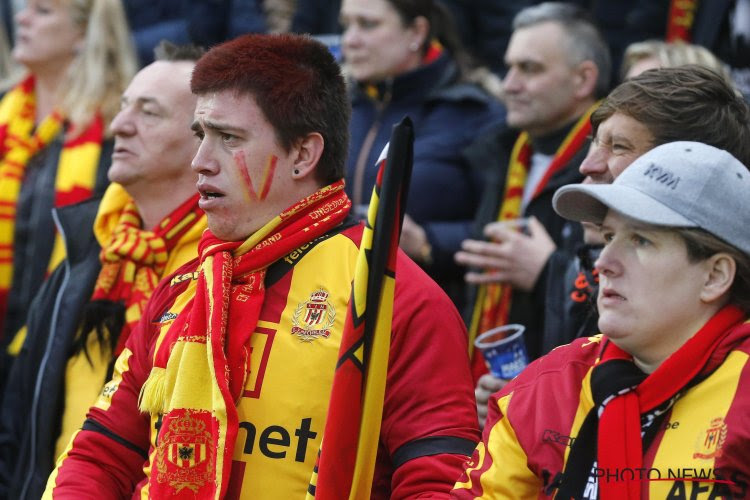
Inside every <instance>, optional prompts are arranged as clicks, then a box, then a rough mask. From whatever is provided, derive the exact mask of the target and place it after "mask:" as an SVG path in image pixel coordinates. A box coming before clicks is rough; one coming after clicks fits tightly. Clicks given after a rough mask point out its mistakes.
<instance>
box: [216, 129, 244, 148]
mask: <svg viewBox="0 0 750 500" xmlns="http://www.w3.org/2000/svg"><path fill="white" fill-rule="evenodd" d="M219 137H220V138H221V142H223V143H224V144H226V145H227V146H233V145H234V144H235V143H236V142H237V141H238V140H239V137H237V136H236V135H234V134H230V133H228V132H219Z"/></svg>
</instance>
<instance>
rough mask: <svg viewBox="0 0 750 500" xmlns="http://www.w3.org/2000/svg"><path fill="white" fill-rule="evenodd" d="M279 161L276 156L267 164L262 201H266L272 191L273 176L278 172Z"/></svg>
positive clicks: (261, 193) (261, 195) (272, 156)
mask: <svg viewBox="0 0 750 500" xmlns="http://www.w3.org/2000/svg"><path fill="white" fill-rule="evenodd" d="M278 160H279V159H278V158H277V157H276V156H275V155H271V157H270V158H269V159H268V163H266V171H265V172H264V174H263V183H262V185H263V188H262V189H261V191H260V199H261V200H265V199H266V196H268V191H269V190H270V189H271V183H272V182H273V174H274V172H276V162H277V161H278Z"/></svg>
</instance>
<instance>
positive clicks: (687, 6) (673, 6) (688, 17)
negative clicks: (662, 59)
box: [665, 0, 699, 42]
mask: <svg viewBox="0 0 750 500" xmlns="http://www.w3.org/2000/svg"><path fill="white" fill-rule="evenodd" d="M698 4H699V2H698V0H671V1H670V2H669V15H668V17H667V34H666V37H665V39H666V41H668V42H675V41H683V42H690V40H691V38H692V31H693V24H695V13H696V12H697V11H698Z"/></svg>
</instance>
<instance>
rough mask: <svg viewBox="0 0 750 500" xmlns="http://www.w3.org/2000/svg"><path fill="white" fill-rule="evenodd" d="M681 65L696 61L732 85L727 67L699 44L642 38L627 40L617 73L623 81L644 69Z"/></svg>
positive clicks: (695, 62)
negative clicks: (629, 41)
mask: <svg viewBox="0 0 750 500" xmlns="http://www.w3.org/2000/svg"><path fill="white" fill-rule="evenodd" d="M685 64H697V65H699V66H704V67H706V68H708V69H712V70H714V71H716V72H717V73H719V74H720V75H721V76H722V77H724V80H725V81H726V82H727V83H729V84H730V85H732V86H734V82H733V81H732V78H731V76H730V75H729V72H728V71H727V66H726V65H725V64H724V63H723V62H721V61H720V60H719V58H717V57H716V56H715V55H714V54H713V53H712V52H711V51H710V50H708V49H707V48H705V47H701V46H700V45H694V44H691V43H684V42H665V41H663V40H646V41H643V42H636V43H631V44H630V45H628V47H627V49H625V54H624V55H623V58H622V68H621V71H620V74H621V75H622V79H623V80H627V79H628V78H632V77H634V76H636V75H638V74H640V73H642V72H644V71H646V70H647V69H652V68H673V67H675V66H683V65H685Z"/></svg>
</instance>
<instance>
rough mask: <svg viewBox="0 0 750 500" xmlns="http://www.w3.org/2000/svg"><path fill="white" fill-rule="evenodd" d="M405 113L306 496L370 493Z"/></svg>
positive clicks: (406, 153)
mask: <svg viewBox="0 0 750 500" xmlns="http://www.w3.org/2000/svg"><path fill="white" fill-rule="evenodd" d="M413 142H414V132H413V127H412V123H411V120H410V119H409V118H408V117H407V118H404V119H403V120H402V121H401V123H399V124H398V125H395V126H394V127H393V132H392V134H391V140H390V142H389V145H388V146H386V149H385V150H384V151H383V153H382V154H381V156H380V159H379V160H378V163H379V165H380V170H379V171H378V177H377V181H376V184H375V187H374V188H373V193H372V199H371V201H370V206H369V210H368V213H367V221H366V224H365V230H364V233H363V234H362V242H361V244H360V249H359V255H358V256H357V262H356V267H355V270H354V280H353V282H352V295H351V299H350V300H349V309H348V311H347V316H346V322H345V324H344V333H343V339H342V342H341V348H340V349H339V360H338V363H337V364H336V374H335V376H334V379H333V389H332V391H331V400H330V402H329V406H328V418H327V420H326V426H325V431H324V433H323V442H322V443H321V449H320V452H319V454H318V463H317V464H316V466H315V469H314V471H313V476H312V478H311V481H310V487H309V488H308V495H307V498H308V499H313V498H314V499H316V500H340V499H345V498H349V499H361V498H369V497H370V491H371V489H372V480H373V474H374V470H375V458H376V455H377V450H378V443H379V439H380V422H381V419H382V415H383V399H384V395H385V384H386V376H387V370H388V353H389V350H390V345H391V320H392V319H393V294H394V287H395V277H396V254H397V251H398V242H399V236H400V233H401V223H402V221H403V215H404V209H405V207H406V194H407V192H408V189H409V186H408V185H409V179H410V177H411V168H412V160H413Z"/></svg>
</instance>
